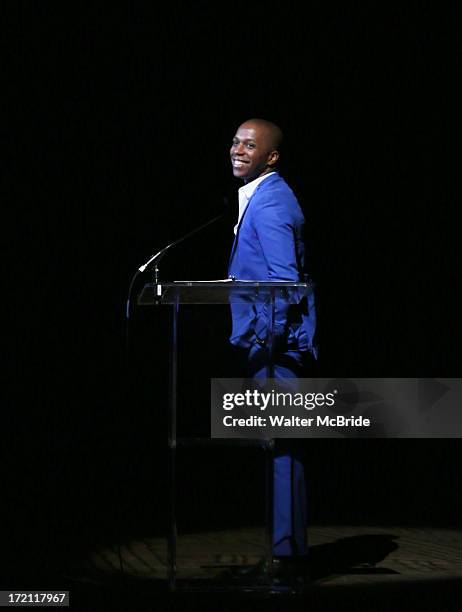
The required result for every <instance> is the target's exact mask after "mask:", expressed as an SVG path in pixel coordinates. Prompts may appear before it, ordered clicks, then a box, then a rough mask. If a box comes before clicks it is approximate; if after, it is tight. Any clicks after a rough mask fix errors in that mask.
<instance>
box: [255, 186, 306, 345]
mask: <svg viewBox="0 0 462 612" xmlns="http://www.w3.org/2000/svg"><path fill="white" fill-rule="evenodd" d="M254 224H255V231H256V234H257V238H258V241H259V243H260V246H261V249H262V252H263V256H264V258H265V261H266V266H267V271H268V280H270V281H289V282H290V281H291V282H297V281H299V280H300V275H299V266H298V261H297V249H296V236H295V227H294V221H293V220H292V218H291V215H290V211H289V209H288V207H286V206H285V203H284V201H281V200H279V199H277V194H271V196H269V197H265V199H264V200H263V201H262V202H261V204H260V206H259V207H258V216H255V218H254ZM288 309H289V304H288V302H287V301H286V300H284V299H282V298H277V299H276V302H275V320H274V334H275V336H276V339H280V338H281V337H283V336H284V335H285V333H286V328H287V313H288ZM265 318H266V319H267V316H266V317H265Z"/></svg>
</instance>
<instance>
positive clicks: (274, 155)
mask: <svg viewBox="0 0 462 612" xmlns="http://www.w3.org/2000/svg"><path fill="white" fill-rule="evenodd" d="M278 160H279V151H271V153H270V154H269V155H268V166H275V165H276V164H277V163H278Z"/></svg>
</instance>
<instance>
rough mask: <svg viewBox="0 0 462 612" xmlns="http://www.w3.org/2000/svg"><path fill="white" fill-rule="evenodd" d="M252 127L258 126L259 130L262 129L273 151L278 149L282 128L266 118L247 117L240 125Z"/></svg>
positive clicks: (280, 143)
mask: <svg viewBox="0 0 462 612" xmlns="http://www.w3.org/2000/svg"><path fill="white" fill-rule="evenodd" d="M243 126H246V127H252V126H258V127H259V128H260V129H261V130H263V131H264V132H265V133H266V134H267V136H268V143H269V144H270V145H271V148H273V149H274V150H275V151H279V150H280V148H281V145H282V140H283V134H282V130H281V128H280V127H279V126H277V125H276V124H275V123H273V122H272V121H267V120H266V119H258V118H254V119H247V121H244V123H243V124H242V125H241V127H243Z"/></svg>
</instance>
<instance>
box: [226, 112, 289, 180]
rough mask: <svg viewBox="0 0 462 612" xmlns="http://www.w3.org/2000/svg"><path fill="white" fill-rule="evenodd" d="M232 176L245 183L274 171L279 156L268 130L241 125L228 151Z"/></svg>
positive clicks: (247, 124) (251, 124) (246, 124)
mask: <svg viewBox="0 0 462 612" xmlns="http://www.w3.org/2000/svg"><path fill="white" fill-rule="evenodd" d="M230 155H231V164H232V166H233V174H234V176H235V177H236V178H240V179H242V180H243V181H245V182H246V183H247V182H249V181H252V180H253V179H256V178H258V177H259V176H263V175H264V174H268V172H272V171H273V170H274V164H275V163H276V161H277V159H278V157H279V154H278V152H277V151H275V150H274V147H273V142H272V139H271V135H270V134H269V132H268V130H267V129H266V128H265V127H264V126H261V125H259V124H256V123H251V122H250V123H243V124H242V125H241V126H240V127H239V128H238V130H237V132H236V135H235V136H234V138H233V144H232V146H231V150H230Z"/></svg>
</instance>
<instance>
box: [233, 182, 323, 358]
mask: <svg viewBox="0 0 462 612" xmlns="http://www.w3.org/2000/svg"><path fill="white" fill-rule="evenodd" d="M304 222H305V219H304V216H303V213H302V211H301V208H300V206H299V204H298V202H297V198H296V197H295V195H294V193H293V191H292V190H291V189H290V187H289V186H288V185H287V183H286V182H285V181H284V179H283V178H281V177H280V176H279V174H278V173H276V174H273V175H272V176H270V177H268V178H267V179H265V180H264V181H262V182H261V183H260V184H259V185H258V186H257V188H256V189H255V192H254V193H253V195H252V197H251V198H250V200H249V202H248V204H247V208H246V210H245V212H244V215H243V216H242V218H241V221H240V223H239V227H238V229H237V235H236V238H235V240H234V244H233V248H232V251H231V257H230V262H229V270H228V275H229V276H230V277H231V276H233V277H235V278H236V280H261V281H268V280H269V281H294V282H296V281H304V280H305V277H304V273H303V269H304V263H305V244H304ZM231 310H232V318H233V330H232V333H231V338H230V341H231V342H232V343H233V344H235V345H236V346H240V347H242V348H251V347H252V346H254V345H255V343H259V344H261V343H264V342H265V341H266V339H267V336H268V305H267V304H257V303H248V304H232V305H231ZM315 328H316V313H315V307H314V294H313V293H312V294H311V295H310V296H308V298H304V299H303V300H302V302H300V303H299V304H296V305H289V304H287V303H285V302H284V301H283V300H277V301H276V311H275V321H274V334H275V336H276V340H277V344H278V345H279V346H283V347H284V348H286V349H288V350H299V351H310V352H312V353H313V355H314V356H316V349H315V347H314V344H313V337H314V333H315Z"/></svg>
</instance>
